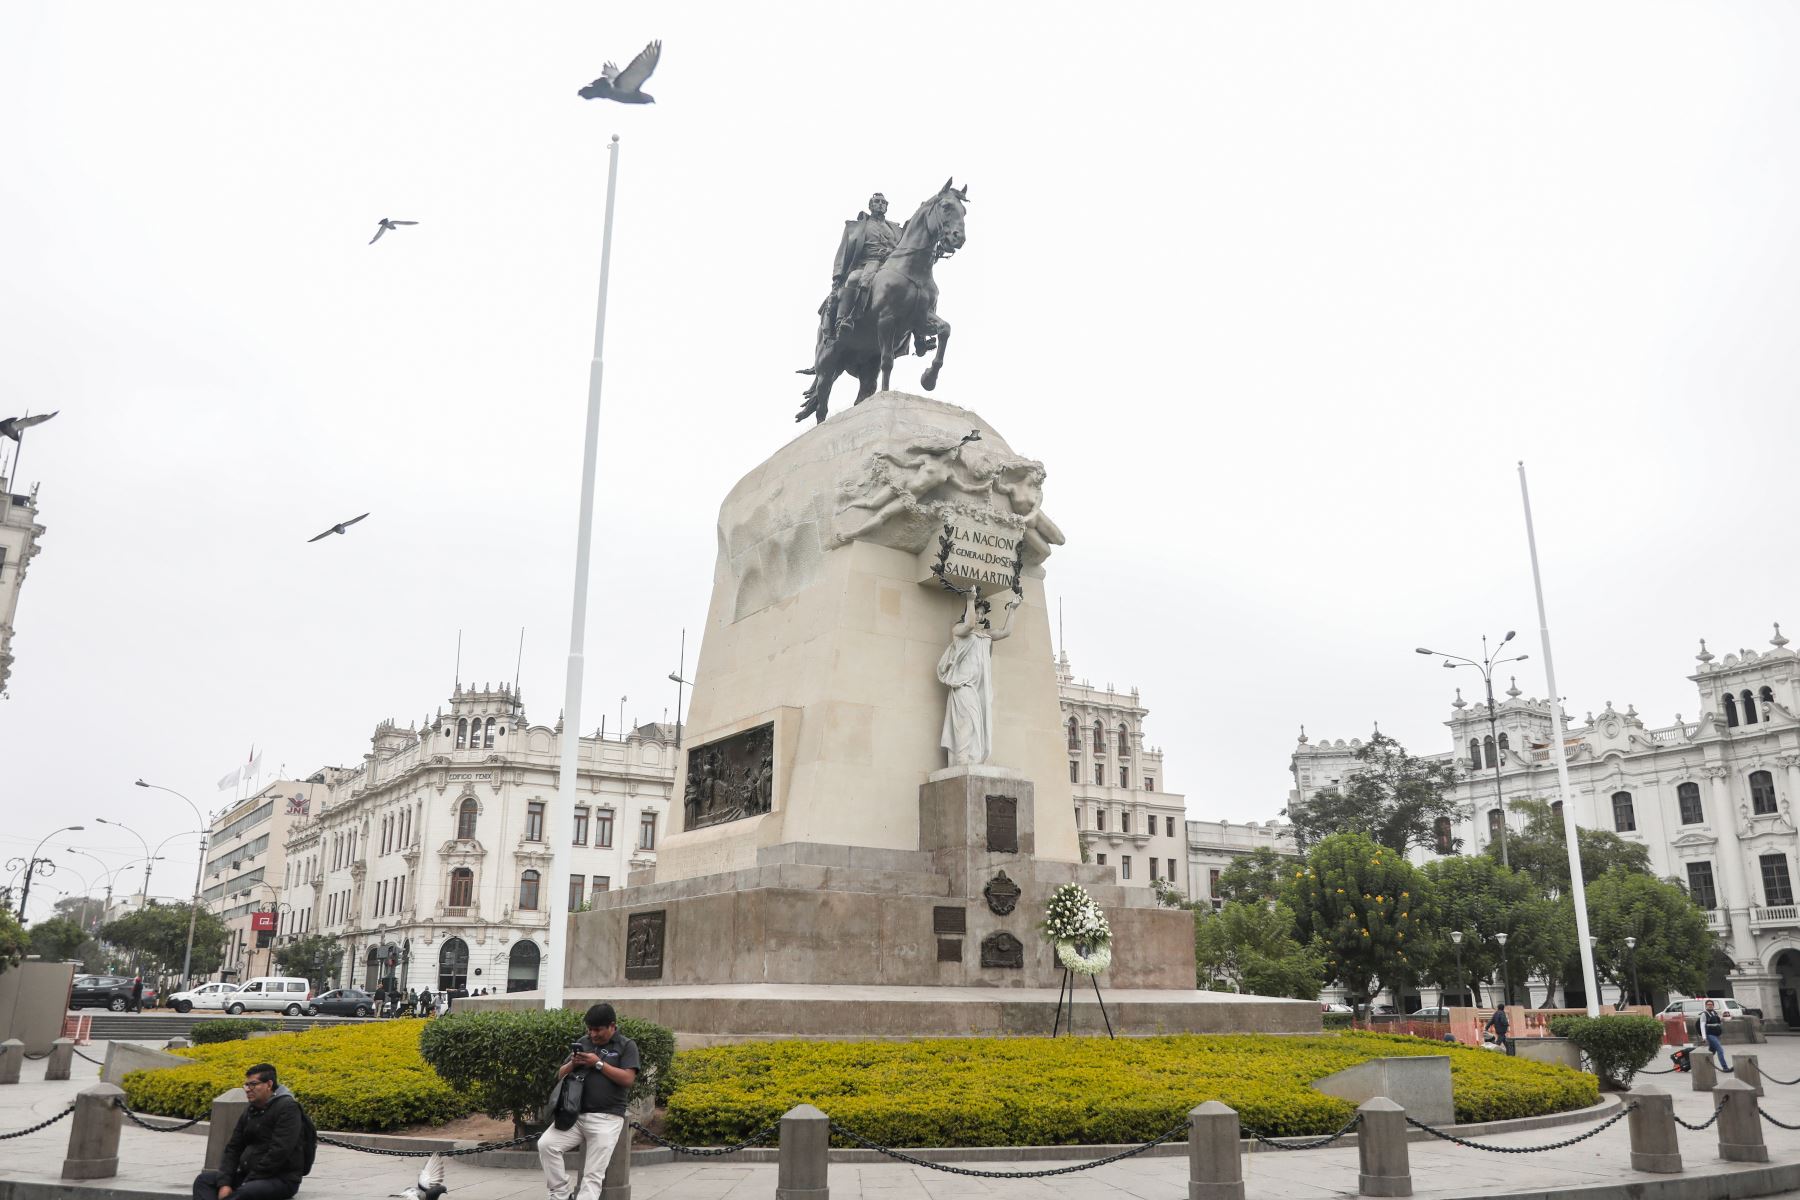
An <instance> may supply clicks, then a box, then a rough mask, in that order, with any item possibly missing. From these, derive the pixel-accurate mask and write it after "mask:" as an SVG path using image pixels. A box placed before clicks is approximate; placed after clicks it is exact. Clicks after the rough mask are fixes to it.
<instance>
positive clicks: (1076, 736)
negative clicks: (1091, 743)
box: [1069, 717, 1081, 750]
mask: <svg viewBox="0 0 1800 1200" xmlns="http://www.w3.org/2000/svg"><path fill="white" fill-rule="evenodd" d="M1069 749H1071V750H1079V749H1081V726H1080V725H1079V724H1078V723H1077V722H1076V720H1075V718H1074V717H1070V718H1069Z"/></svg>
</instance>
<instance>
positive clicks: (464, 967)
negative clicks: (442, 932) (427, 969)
mask: <svg viewBox="0 0 1800 1200" xmlns="http://www.w3.org/2000/svg"><path fill="white" fill-rule="evenodd" d="M468 985H469V944H468V943H467V942H465V941H463V940H462V939H461V938H458V937H453V938H446V939H445V940H444V947H443V949H441V950H439V951H438V991H440V992H451V991H455V990H457V989H458V988H464V987H467V986H468Z"/></svg>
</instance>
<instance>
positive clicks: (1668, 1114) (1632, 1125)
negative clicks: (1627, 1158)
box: [1625, 1083, 1681, 1175]
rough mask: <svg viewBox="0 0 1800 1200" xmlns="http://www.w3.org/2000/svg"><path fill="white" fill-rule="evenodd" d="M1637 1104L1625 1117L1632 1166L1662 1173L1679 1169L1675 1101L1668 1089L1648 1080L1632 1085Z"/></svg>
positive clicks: (1679, 1145) (1679, 1170)
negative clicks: (1654, 1085) (1647, 1081)
mask: <svg viewBox="0 0 1800 1200" xmlns="http://www.w3.org/2000/svg"><path fill="white" fill-rule="evenodd" d="M1629 1099H1630V1101H1631V1102H1632V1103H1635V1104H1636V1105H1637V1107H1636V1108H1634V1109H1632V1110H1631V1115H1630V1116H1628V1117H1626V1118H1625V1122H1626V1125H1627V1126H1628V1128H1629V1130H1630V1133H1631V1169H1632V1170H1634V1171H1650V1172H1653V1173H1655V1174H1662V1175H1678V1174H1680V1173H1681V1144H1680V1142H1679V1141H1678V1140H1677V1138H1676V1132H1675V1102H1674V1099H1673V1097H1671V1096H1670V1095H1669V1094H1668V1093H1667V1092H1665V1091H1663V1090H1662V1089H1661V1088H1659V1087H1653V1086H1651V1085H1650V1084H1647V1083H1640V1084H1638V1085H1637V1086H1636V1087H1634V1088H1632V1089H1631V1092H1630V1093H1629Z"/></svg>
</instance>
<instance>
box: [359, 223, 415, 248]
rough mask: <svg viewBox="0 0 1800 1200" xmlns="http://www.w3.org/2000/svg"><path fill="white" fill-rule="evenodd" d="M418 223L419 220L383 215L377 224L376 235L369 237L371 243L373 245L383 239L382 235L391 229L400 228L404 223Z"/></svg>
mask: <svg viewBox="0 0 1800 1200" xmlns="http://www.w3.org/2000/svg"><path fill="white" fill-rule="evenodd" d="M417 224H418V222H417V221H395V220H392V219H390V218H388V217H383V218H381V220H380V221H379V222H378V223H377V224H376V226H375V236H374V237H372V238H370V239H369V245H371V246H373V245H374V244H375V243H376V242H379V241H380V240H381V235H382V234H384V233H386V232H387V231H388V230H390V229H398V228H400V226H402V225H417Z"/></svg>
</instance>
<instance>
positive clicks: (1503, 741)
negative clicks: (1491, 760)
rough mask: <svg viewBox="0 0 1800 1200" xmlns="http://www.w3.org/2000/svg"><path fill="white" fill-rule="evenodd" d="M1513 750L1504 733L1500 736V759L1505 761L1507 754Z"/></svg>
mask: <svg viewBox="0 0 1800 1200" xmlns="http://www.w3.org/2000/svg"><path fill="white" fill-rule="evenodd" d="M1511 748H1512V747H1511V746H1509V745H1508V744H1507V741H1506V735H1505V734H1504V733H1503V734H1501V735H1500V757H1501V758H1502V760H1504V759H1505V757H1506V752H1507V751H1508V750H1510V749H1511Z"/></svg>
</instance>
